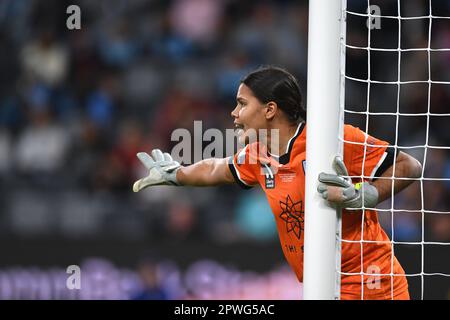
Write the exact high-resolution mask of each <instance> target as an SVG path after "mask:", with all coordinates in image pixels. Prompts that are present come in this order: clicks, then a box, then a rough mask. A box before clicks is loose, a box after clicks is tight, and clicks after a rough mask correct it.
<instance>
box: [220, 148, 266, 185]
mask: <svg viewBox="0 0 450 320" xmlns="http://www.w3.org/2000/svg"><path fill="white" fill-rule="evenodd" d="M250 150H251V148H250V145H247V146H246V147H245V148H243V149H242V150H241V151H240V152H238V153H236V154H235V155H234V156H233V157H231V158H230V162H229V163H228V167H229V168H230V171H231V173H232V175H233V177H234V180H236V183H237V184H238V185H239V186H240V187H242V188H243V189H250V188H252V187H254V186H255V185H257V184H258V183H259V182H258V179H257V175H256V168H257V167H258V166H257V164H256V163H252V160H253V159H254V157H252V155H251V154H250Z"/></svg>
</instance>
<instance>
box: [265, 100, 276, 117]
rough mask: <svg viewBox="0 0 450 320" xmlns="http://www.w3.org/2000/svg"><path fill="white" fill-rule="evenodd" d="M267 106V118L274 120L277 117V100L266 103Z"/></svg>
mask: <svg viewBox="0 0 450 320" xmlns="http://www.w3.org/2000/svg"><path fill="white" fill-rule="evenodd" d="M266 108H267V109H266V120H272V119H273V118H274V117H275V113H276V112H277V110H278V106H277V104H276V103H275V102H273V101H270V102H268V103H267V104H266Z"/></svg>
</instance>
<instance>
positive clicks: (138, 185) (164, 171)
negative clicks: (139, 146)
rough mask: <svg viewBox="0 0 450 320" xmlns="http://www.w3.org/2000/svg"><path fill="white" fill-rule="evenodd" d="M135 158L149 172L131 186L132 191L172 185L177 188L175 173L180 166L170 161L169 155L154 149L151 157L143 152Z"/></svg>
mask: <svg viewBox="0 0 450 320" xmlns="http://www.w3.org/2000/svg"><path fill="white" fill-rule="evenodd" d="M137 157H138V158H139V160H140V161H141V162H142V164H143V165H144V166H145V167H146V168H147V169H148V170H149V173H148V176H146V177H144V178H142V179H139V180H138V181H136V182H135V183H134V185H133V191H134V192H138V191H140V190H142V189H145V188H147V187H150V186H158V185H172V186H178V185H179V183H178V181H177V171H178V169H180V167H181V165H180V164H179V163H178V162H177V161H175V160H173V159H172V157H171V156H170V154H168V153H162V152H161V150H159V149H154V150H153V151H152V152H151V156H150V155H148V154H147V153H145V152H139V153H138V154H137Z"/></svg>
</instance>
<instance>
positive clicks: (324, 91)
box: [303, 0, 450, 299]
mask: <svg viewBox="0 0 450 320" xmlns="http://www.w3.org/2000/svg"><path fill="white" fill-rule="evenodd" d="M308 33H309V34H308V91H307V97H308V106H307V119H308V126H307V147H306V159H307V164H306V190H305V191H306V194H305V201H306V202H305V251H304V252H305V253H304V283H303V288H304V290H303V295H304V298H305V299H333V298H339V297H340V295H341V296H342V291H341V288H340V286H342V287H343V285H342V284H343V283H344V280H348V279H349V278H350V277H351V279H352V281H351V284H352V285H353V284H356V283H357V284H359V285H356V287H357V289H355V290H352V294H353V291H359V290H360V291H361V292H360V294H359V295H357V298H361V299H364V298H365V297H367V298H369V297H370V294H369V292H370V290H371V289H373V288H377V287H378V286H379V285H380V281H383V290H384V291H386V292H384V291H383V292H382V294H383V298H385V299H389V298H390V299H392V298H394V296H395V293H394V291H395V288H397V287H398V286H397V285H394V283H397V282H396V280H398V281H400V280H401V281H402V282H403V285H404V283H405V279H404V276H403V275H402V274H403V272H402V270H401V269H399V267H398V264H397V262H396V260H395V259H394V257H395V258H396V259H397V260H398V261H399V262H400V265H401V266H402V267H403V269H404V271H405V274H406V279H407V282H408V285H409V294H410V297H411V298H412V299H448V298H449V297H450V2H449V1H439V0H367V1H362V0H342V1H327V0H314V1H310V2H309V31H308ZM344 123H345V124H350V125H353V126H355V127H358V128H360V129H361V130H362V131H363V132H364V134H363V135H362V136H363V137H364V138H362V140H363V142H361V141H359V142H356V141H353V140H351V139H350V138H345V139H344V136H345V137H347V136H346V135H344ZM371 136H372V137H375V138H377V139H380V140H383V141H386V142H388V143H389V147H388V149H387V150H391V151H392V152H391V156H390V157H391V158H392V162H391V164H392V163H394V166H393V170H392V174H391V173H390V172H391V171H385V174H384V175H383V176H381V177H379V176H380V174H378V175H377V176H378V179H387V180H388V181H389V182H390V189H391V192H390V197H389V198H388V199H387V200H386V201H384V202H382V203H380V204H378V205H377V208H376V209H377V213H374V212H373V210H372V211H369V210H370V208H359V209H357V210H358V211H357V212H355V214H354V215H351V214H350V215H345V216H344V219H343V220H342V215H341V213H340V212H336V211H333V209H332V208H330V206H325V205H324V202H323V199H321V198H320V197H319V196H318V195H317V191H316V186H317V176H318V174H319V173H320V172H323V171H328V172H330V171H331V170H332V168H331V160H332V159H333V157H334V156H335V155H336V154H340V155H343V150H345V148H346V147H347V148H348V146H349V145H352V144H353V145H354V144H358V145H359V147H358V148H359V149H361V152H360V154H362V155H364V157H362V158H363V159H362V165H361V166H360V167H361V169H357V170H353V171H352V172H351V174H352V175H353V176H352V179H353V182H354V183H356V182H358V181H361V180H364V179H365V180H368V179H371V178H372V174H373V171H375V169H376V168H377V167H375V169H374V170H372V169H370V170H371V171H372V172H369V173H368V172H364V169H362V168H364V167H365V163H367V162H368V161H369V159H368V156H367V155H369V154H371V152H372V151H373V149H374V148H376V144H377V143H378V142H377V140H374V139H372V138H371ZM336 137H338V138H336ZM374 144H375V145H374ZM319 146H320V147H319ZM378 147H379V144H378ZM362 149H363V150H362ZM383 150H384V149H383ZM401 152H404V153H407V154H409V155H411V156H413V157H414V158H416V159H417V160H418V161H419V162H420V163H421V164H422V170H421V173H420V175H419V177H418V178H414V179H412V180H414V181H413V183H412V184H410V185H409V187H407V188H405V189H404V190H402V191H401V192H399V193H395V192H394V188H395V185H396V183H397V185H398V183H400V182H401V180H404V179H410V178H404V176H405V175H402V174H401V173H400V172H399V171H400V170H398V171H397V170H396V168H395V166H396V165H395V161H393V159H396V158H397V156H398V155H399V154H400V153H401ZM358 154H359V152H358ZM385 155H386V153H385ZM377 161H378V160H377ZM378 164H380V165H381V164H382V161H381V160H380V161H379V162H378ZM399 168H400V165H399ZM355 171H356V172H355ZM359 171H361V172H359ZM403 182H404V181H403ZM350 216H351V217H352V219H355V217H356V219H357V220H356V221H353V224H352V230H353V231H354V229H355V228H354V225H358V224H360V229H359V227H357V228H356V231H358V230H359V231H358V232H354V233H352V235H353V237H349V236H348V232H344V231H346V230H347V229H348V228H346V227H345V223H346V222H348V220H347V219H350V218H349V217H350ZM358 219H360V220H358ZM370 223H372V224H375V225H376V226H378V223H380V225H381V226H382V228H383V229H384V232H385V234H384V235H383V234H382V233H381V232H379V229H377V232H375V233H374V234H371V231H370V230H371V229H369V226H370ZM377 228H378V227H377ZM347 231H348V230H347ZM355 234H356V235H355ZM380 234H382V236H381V237H378V238H377V236H379V235H380ZM377 245H379V246H380V247H383V250H381V251H382V252H383V253H384V255H383V256H381V253H380V254H379V256H378V257H377V252H380V250H372V254H371V257H368V256H367V250H366V249H367V247H370V246H372V247H375V248H377ZM349 248H351V250H349ZM349 253H351V255H352V257H351V259H349V258H348V256H349ZM344 254H345V255H346V258H345V259H344ZM341 258H342V259H341ZM348 260H352V261H351V262H352V265H353V266H355V267H354V268H353V267H352V268H348V266H347V265H345V264H346V263H348V262H349V261H348ZM375 260H376V261H380V260H384V263H383V268H377V265H374V268H372V265H371V264H369V262H371V261H375ZM386 261H387V262H386ZM341 263H342V267H341ZM389 264H390V268H389ZM357 266H359V268H357ZM341 279H342V281H341ZM355 279H356V280H355ZM358 279H359V280H358ZM386 283H387V284H389V283H390V285H386ZM386 287H387V288H388V289H386ZM346 298H348V296H347V297H346Z"/></svg>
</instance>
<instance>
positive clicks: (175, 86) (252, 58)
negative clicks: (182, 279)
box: [0, 0, 450, 272]
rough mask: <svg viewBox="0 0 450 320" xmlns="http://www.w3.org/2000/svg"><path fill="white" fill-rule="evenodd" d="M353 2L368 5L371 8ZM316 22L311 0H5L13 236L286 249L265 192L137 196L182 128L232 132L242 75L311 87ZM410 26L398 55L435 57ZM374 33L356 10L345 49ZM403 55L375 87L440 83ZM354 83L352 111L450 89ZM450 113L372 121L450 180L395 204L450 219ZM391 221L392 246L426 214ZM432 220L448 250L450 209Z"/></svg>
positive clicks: (445, 56) (357, 53)
mask: <svg viewBox="0 0 450 320" xmlns="http://www.w3.org/2000/svg"><path fill="white" fill-rule="evenodd" d="M347 2H348V5H349V9H351V10H354V11H357V12H362V13H364V12H365V7H364V6H365V5H366V2H361V1H356V0H349V1H347ZM71 4H77V5H79V6H80V8H81V29H80V30H68V29H67V27H66V19H67V17H68V14H67V13H66V8H67V7H68V6H69V5H71ZM379 4H380V6H381V10H382V13H383V14H391V13H393V14H394V15H395V14H396V12H395V10H396V6H397V1H379ZM403 4H404V7H403V8H402V9H403V10H405V11H404V12H402V14H404V15H422V14H425V15H427V14H428V13H427V10H428V7H427V6H426V5H425V2H423V1H410V0H408V1H402V5H403ZM435 4H436V7H435V8H434V9H435V10H436V12H435V14H436V15H439V12H440V13H442V12H444V13H443V14H442V15H445V13H447V15H448V16H450V13H449V12H450V6H449V5H448V2H445V1H442V2H437V1H433V6H434V5H435ZM439 10H441V11H439ZM419 13H420V14H419ZM307 16H308V7H307V2H306V1H294V0H282V1H238V0H215V1H211V0H167V1H163V0H128V1H125V0H123V1H121V0H115V1H109V0H108V1H88V0H79V1H67V0H45V1H44V0H42V1H39V0H14V1H8V0H3V1H2V3H1V4H0V39H1V40H0V48H1V51H2V57H1V59H0V68H1V70H2V72H0V181H1V183H0V207H1V208H2V209H1V210H0V232H1V234H2V235H4V236H5V235H7V236H19V237H21V236H26V237H28V236H37V237H39V236H53V237H60V238H65V239H67V238H68V239H77V238H81V237H97V236H99V235H110V236H111V235H112V236H114V237H123V238H126V239H138V240H139V239H144V238H147V237H150V238H153V239H164V238H169V239H178V240H181V241H184V240H185V239H191V238H199V239H210V240H211V241H216V242H218V243H227V242H233V241H242V240H250V241H277V238H276V231H275V226H274V224H273V218H272V216H271V212H270V209H269V208H268V205H267V203H266V201H265V198H264V195H263V194H262V193H261V192H260V191H258V190H252V191H246V192H238V187H237V186H227V187H218V188H207V189H185V188H179V189H177V188H164V187H160V188H153V189H152V191H151V192H147V191H145V192H141V193H139V194H133V193H132V192H131V190H132V189H131V187H132V184H133V182H134V181H135V180H136V179H137V178H139V177H140V176H142V175H143V174H144V173H145V172H144V168H143V167H142V166H141V164H140V163H139V162H138V161H137V159H136V157H135V155H136V153H137V152H138V151H149V150H151V149H152V148H160V149H162V150H168V151H170V150H171V148H172V147H173V146H174V142H173V141H171V133H172V131H173V130H174V129H176V128H186V129H188V130H192V128H193V121H194V120H202V121H203V129H204V130H206V129H207V128H218V129H220V130H223V131H224V130H225V129H226V128H232V119H231V116H230V112H231V110H232V109H233V107H234V104H235V93H236V89H237V87H238V84H239V80H240V78H241V77H242V76H243V75H245V73H246V72H248V71H250V70H252V69H254V68H257V67H258V66H260V65H264V64H272V65H278V66H282V67H284V68H286V69H288V70H289V71H290V72H292V73H293V74H295V75H296V76H297V77H298V79H299V82H300V85H301V87H302V89H303V92H304V93H305V94H306V78H307V77H306V75H307V73H306V70H307V65H306V58H307V27H308V21H307ZM414 21H416V20H414ZM414 21H411V22H409V21H405V22H402V23H411V25H407V26H406V25H405V26H404V29H407V30H414V32H412V31H411V32H408V33H407V32H406V31H402V32H401V35H402V37H401V40H400V42H401V46H402V48H413V47H416V48H427V46H428V20H426V19H421V20H418V21H416V22H417V24H414V25H413V22H414ZM364 25H365V19H359V20H358V18H357V17H350V16H349V17H348V26H347V44H350V45H354V46H367V45H368V43H367V29H366V28H365V27H364ZM404 29H403V30H404ZM396 34H398V25H397V20H394V21H392V20H390V19H382V21H381V29H379V30H373V31H372V38H371V46H372V47H383V48H386V47H388V48H397V45H398V42H399V39H398V37H397V38H396ZM432 35H433V37H432V41H431V44H432V46H431V47H433V48H450V27H449V24H448V22H447V20H443V21H440V20H436V22H433V27H432ZM414 53H415V54H414ZM367 58H368V57H367V51H366V50H357V49H350V48H348V49H347V63H346V65H347V72H346V73H347V75H349V76H352V77H357V78H361V79H366V78H367V77H368V68H367ZM397 59H398V57H397V53H396V52H373V53H372V55H371V64H370V70H371V73H370V75H371V79H375V80H380V81H397V79H398V77H399V78H401V80H402V81H406V80H428V72H429V69H428V59H427V52H426V51H419V52H404V53H402V58H401V59H402V60H401V71H398V60H397ZM430 69H431V71H430V72H431V80H433V81H444V82H445V81H447V82H449V81H450V77H449V75H450V53H449V52H448V51H444V52H440V51H438V52H432V53H431V63H430ZM397 72H400V75H399V74H398V73H397ZM346 89H347V90H346V91H347V93H346V106H345V107H346V109H348V110H353V111H367V101H368V100H370V101H369V111H370V112H394V113H397V112H398V113H400V114H401V113H412V114H414V113H424V112H425V113H427V112H431V113H433V114H439V113H447V114H448V113H449V110H450V109H449V105H450V85H449V84H433V85H432V86H431V91H430V92H429V91H428V84H423V85H421V84H416V85H414V84H410V85H408V84H405V85H402V87H401V93H400V95H399V99H397V97H398V94H397V93H398V92H397V86H396V85H395V84H394V85H377V84H373V85H372V86H371V91H370V94H369V99H367V94H368V93H367V85H366V84H364V83H363V84H362V83H358V82H355V81H350V80H347V83H346ZM429 97H430V101H429V100H428V99H429ZM427 119H428V121H427ZM449 119H450V118H449V117H448V116H440V117H439V116H430V117H427V116H416V117H408V116H401V115H400V116H399V117H396V116H392V115H391V116H372V115H371V116H370V118H369V123H368V125H367V126H368V128H369V133H370V134H373V135H375V136H378V137H380V138H383V139H385V140H387V141H389V142H390V143H391V144H396V145H398V146H421V147H417V148H412V149H407V150H406V149H405V150H404V151H407V152H409V153H411V154H413V155H415V156H416V157H417V158H418V159H419V161H421V162H422V163H425V171H424V177H428V178H446V179H447V180H445V179H444V180H442V181H424V182H423V184H422V185H421V184H420V183H416V184H415V186H413V187H411V188H409V189H408V190H406V191H405V192H403V193H402V194H400V195H398V196H396V199H395V205H394V206H395V208H396V209H411V210H419V211H420V210H421V209H425V210H431V211H442V212H449V211H450V210H449V208H450V200H449V199H450V197H448V195H449V190H450V183H449V181H448V179H449V178H450V151H449V149H445V148H441V149H436V148H428V150H427V151H425V148H424V147H423V146H424V145H425V144H427V145H428V146H446V147H449V146H450V131H449V130H448V124H449ZM346 121H347V122H348V123H351V124H354V125H358V126H360V127H361V128H363V129H365V127H366V115H365V114H361V115H355V114H350V113H349V114H346ZM397 127H398V129H399V130H398V132H399V133H398V135H396V134H395V132H396V131H395V129H396V128H397ZM421 187H423V188H421ZM422 199H423V201H422ZM382 207H384V208H391V207H392V206H391V203H385V204H383V205H382ZM380 219H381V220H382V222H383V224H384V226H385V228H386V230H387V231H388V233H390V234H391V235H392V230H393V229H395V231H396V232H395V240H398V241H420V240H421V239H422V225H421V223H422V222H421V221H422V213H421V212H418V213H408V212H406V213H405V212H398V214H397V213H396V214H395V217H394V218H393V219H392V217H391V216H390V213H389V212H387V213H381V214H380ZM392 223H393V224H392ZM394 226H395V228H394ZM425 227H426V232H427V234H426V235H425V240H428V241H431V240H434V241H450V219H449V215H448V214H430V215H427V217H426V218H425ZM444 271H445V270H441V272H444ZM447 271H448V270H447Z"/></svg>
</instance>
